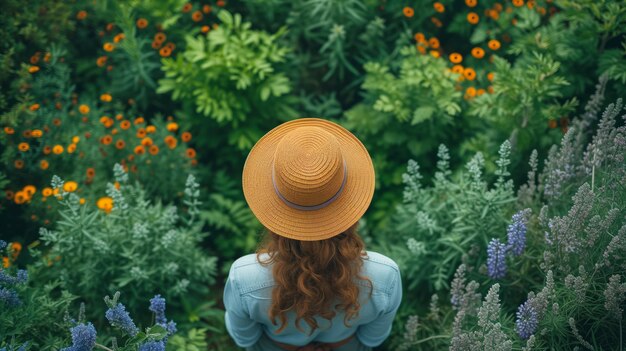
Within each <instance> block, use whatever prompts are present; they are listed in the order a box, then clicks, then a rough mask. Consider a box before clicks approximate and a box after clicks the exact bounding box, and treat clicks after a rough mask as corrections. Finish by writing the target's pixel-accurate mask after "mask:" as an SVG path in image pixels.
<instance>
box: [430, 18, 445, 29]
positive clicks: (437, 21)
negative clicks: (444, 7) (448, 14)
mask: <svg viewBox="0 0 626 351" xmlns="http://www.w3.org/2000/svg"><path fill="white" fill-rule="evenodd" d="M430 21H431V22H433V24H434V25H435V27H437V28H440V27H441V26H443V23H441V21H440V20H439V18H436V17H431V18H430Z"/></svg>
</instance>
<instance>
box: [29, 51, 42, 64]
mask: <svg viewBox="0 0 626 351" xmlns="http://www.w3.org/2000/svg"><path fill="white" fill-rule="evenodd" d="M40 56H41V53H40V52H39V51H37V53H36V54H34V55H33V56H31V57H30V63H31V64H33V65H34V64H37V62H39V57H40Z"/></svg>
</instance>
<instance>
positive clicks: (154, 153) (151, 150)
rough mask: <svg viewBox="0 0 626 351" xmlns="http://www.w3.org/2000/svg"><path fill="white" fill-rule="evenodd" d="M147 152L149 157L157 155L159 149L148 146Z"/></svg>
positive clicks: (154, 146)
mask: <svg viewBox="0 0 626 351" xmlns="http://www.w3.org/2000/svg"><path fill="white" fill-rule="evenodd" d="M148 151H149V152H150V154H151V155H156V154H158V153H159V147H158V146H156V145H150V148H149V149H148Z"/></svg>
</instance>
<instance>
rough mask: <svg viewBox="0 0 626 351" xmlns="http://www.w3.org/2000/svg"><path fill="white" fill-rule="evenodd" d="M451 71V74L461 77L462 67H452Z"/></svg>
mask: <svg viewBox="0 0 626 351" xmlns="http://www.w3.org/2000/svg"><path fill="white" fill-rule="evenodd" d="M451 70H452V72H453V73H456V74H460V75H463V66H461V65H454V66H452V69H451Z"/></svg>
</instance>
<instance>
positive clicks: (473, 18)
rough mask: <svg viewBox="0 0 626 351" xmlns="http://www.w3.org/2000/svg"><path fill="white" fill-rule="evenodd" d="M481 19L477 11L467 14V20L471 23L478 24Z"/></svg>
mask: <svg viewBox="0 0 626 351" xmlns="http://www.w3.org/2000/svg"><path fill="white" fill-rule="evenodd" d="M479 20H480V17H479V16H478V14H477V13H476V12H470V13H468V14H467V21H468V22H469V23H471V24H476V23H478V21H479Z"/></svg>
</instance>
